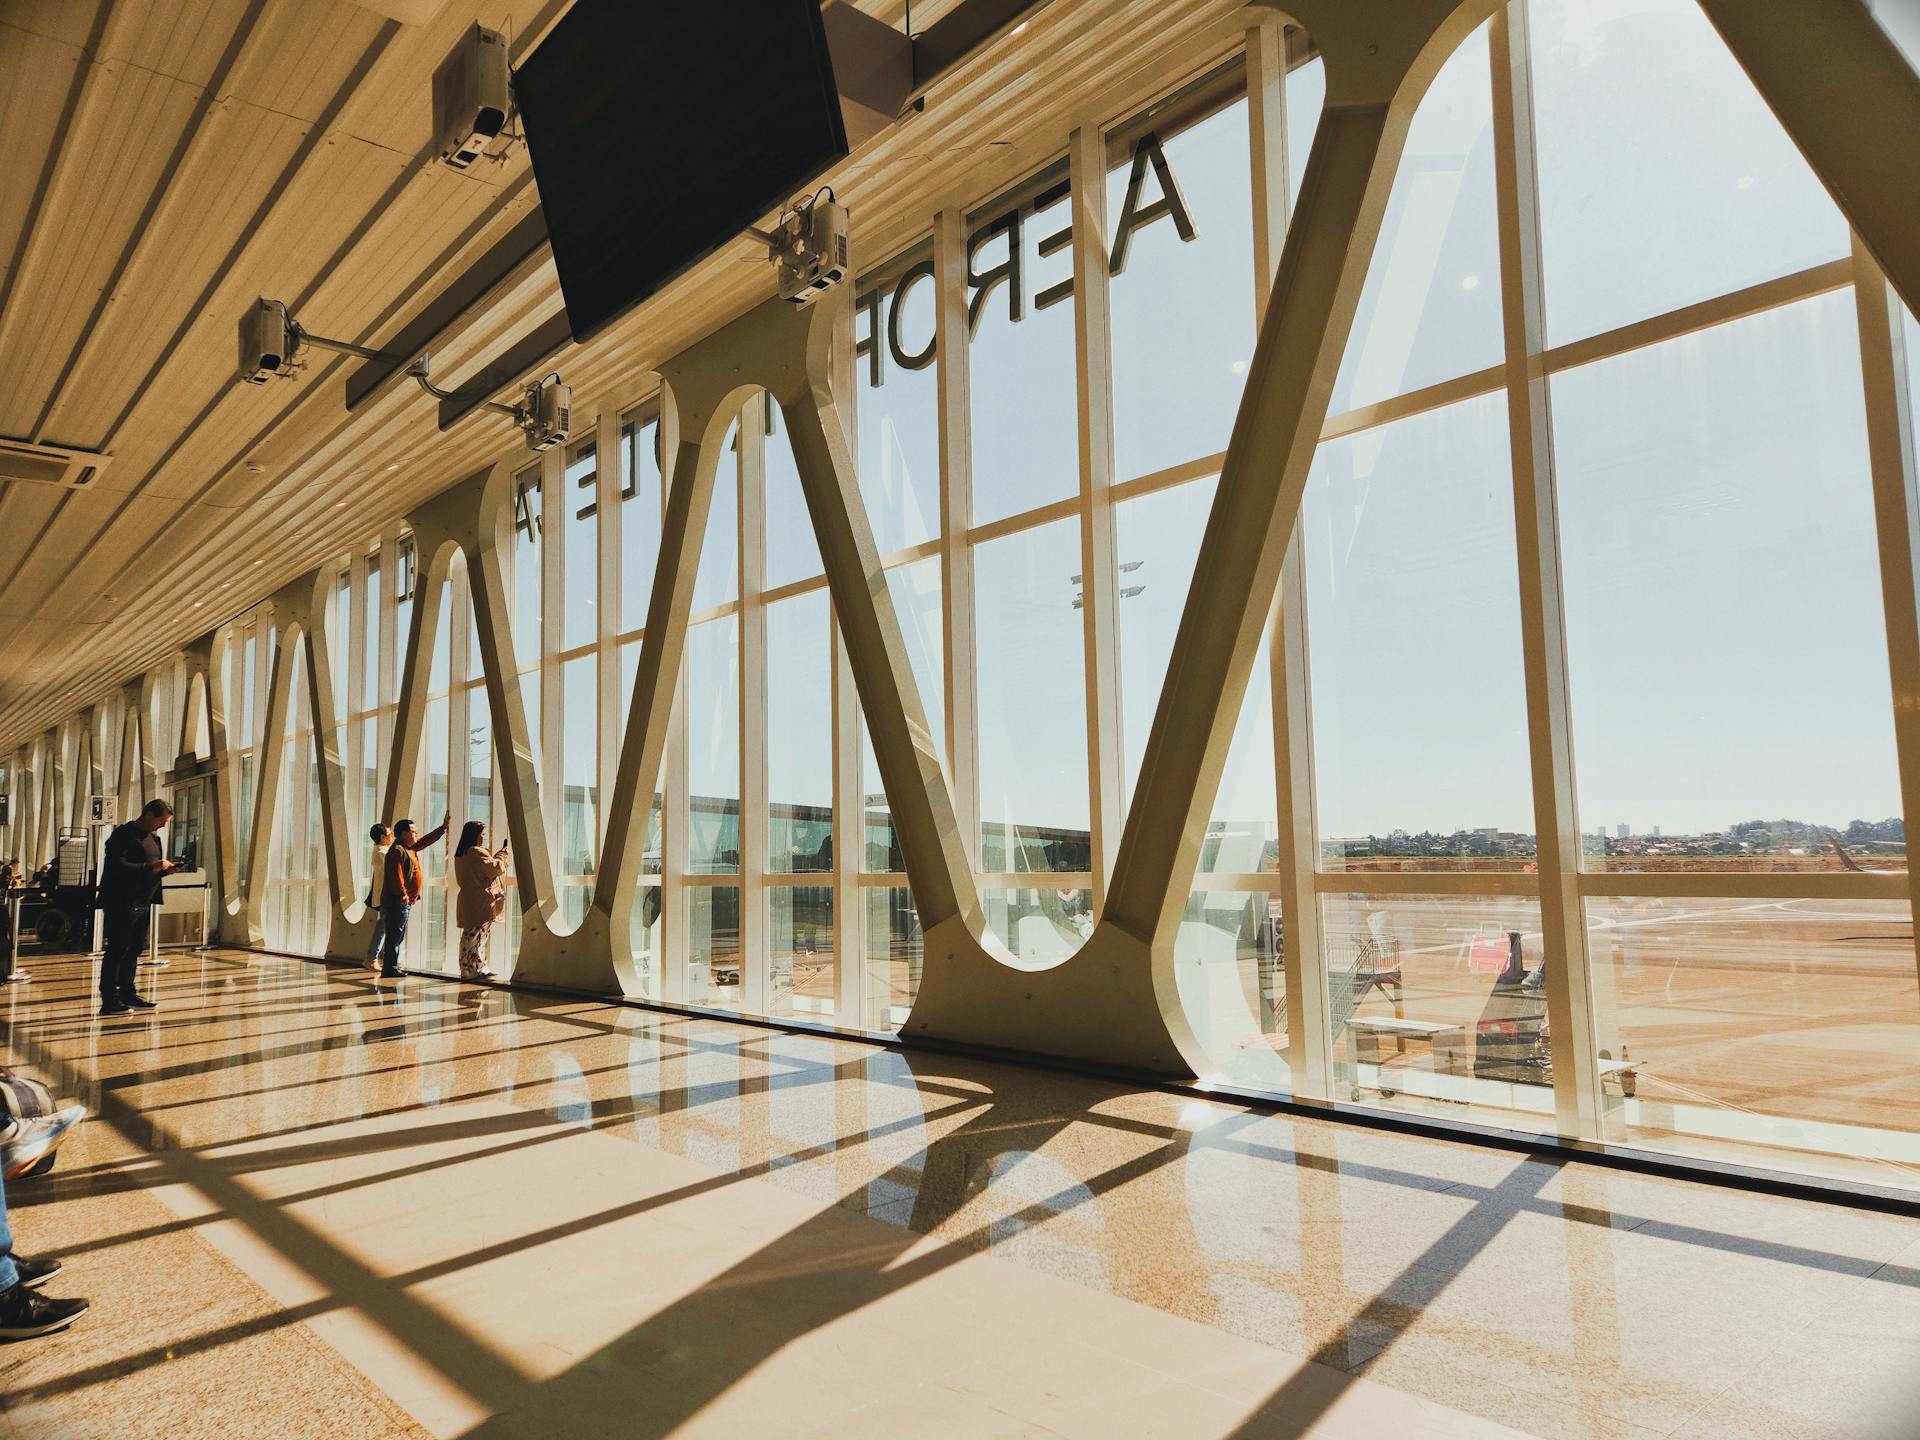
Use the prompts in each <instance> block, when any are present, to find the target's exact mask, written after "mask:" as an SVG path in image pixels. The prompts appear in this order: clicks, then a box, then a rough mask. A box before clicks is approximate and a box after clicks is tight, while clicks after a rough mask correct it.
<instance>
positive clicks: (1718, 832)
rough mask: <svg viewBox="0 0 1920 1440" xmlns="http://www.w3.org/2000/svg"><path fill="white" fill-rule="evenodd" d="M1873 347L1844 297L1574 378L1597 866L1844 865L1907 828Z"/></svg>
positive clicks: (1571, 553) (1580, 720)
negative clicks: (1879, 524) (1872, 456)
mask: <svg viewBox="0 0 1920 1440" xmlns="http://www.w3.org/2000/svg"><path fill="white" fill-rule="evenodd" d="M1857 343H1858V336H1857V333H1856V327H1855V323H1854V302H1853V295H1852V293H1851V292H1850V291H1841V292H1836V293H1834V294H1831V295H1826V296H1821V297H1819V298H1817V299H1813V300H1807V301H1803V302H1802V303H1800V304H1798V305H1790V306H1786V307H1783V308H1780V309H1777V310H1770V311H1767V312H1765V313H1763V314H1760V315H1755V316H1753V317H1751V318H1749V319H1746V320H1741V321H1738V322H1735V323H1733V324H1730V325H1726V326H1722V327H1719V328H1717V329H1713V330H1707V331H1703V332H1700V333H1698V334H1695V335H1689V336H1685V337H1683V338H1681V339H1678V340H1673V341H1669V342H1667V343H1666V344H1664V345H1655V346H1651V347H1648V348H1646V349H1642V350H1635V351H1633V352H1631V353H1629V354H1626V355H1621V356H1619V357H1617V358H1615V359H1611V360H1603V361H1599V362H1596V363H1595V364H1592V365H1585V366H1582V367H1580V368H1579V369H1576V370H1568V371H1564V372H1562V373H1561V374H1558V375H1556V376H1554V378H1553V414H1554V425H1553V437H1554V464H1555V471H1556V474H1557V478H1558V486H1559V495H1560V512H1561V527H1560V529H1561V546H1562V551H1563V556H1564V562H1563V563H1564V566H1565V572H1566V591H1567V600H1566V631H1567V649H1568V658H1569V665H1570V669H1571V672H1572V690H1573V705H1574V713H1573V722H1574V729H1575V731H1576V733H1577V734H1578V736H1579V750H1578V752H1577V753H1578V758H1579V767H1580V771H1579V773H1580V814H1581V817H1582V823H1583V828H1584V829H1586V830H1587V831H1588V832H1590V834H1592V835H1593V836H1594V838H1593V839H1591V840H1590V841H1589V842H1588V848H1589V850H1591V851H1593V852H1595V853H1594V854H1593V855H1592V856H1591V858H1590V860H1589V863H1591V864H1597V865H1603V866H1606V867H1609V868H1615V869H1647V868H1654V867H1672V866H1676V865H1677V866H1680V867H1682V868H1689V869H1691V868H1696V867H1697V865H1698V864H1699V861H1698V859H1696V858H1693V857H1707V856H1711V857H1714V868H1719V869H1747V868H1753V867H1754V866H1755V865H1756V864H1760V865H1761V866H1762V868H1767V869H1778V868H1808V867H1811V868H1816V869H1824V868H1827V866H1828V865H1829V864H1830V863H1831V861H1832V856H1831V853H1830V852H1829V851H1828V849H1827V846H1826V843H1825V838H1824V837H1825V832H1826V831H1828V830H1838V831H1840V832H1842V833H1845V831H1846V828H1847V826H1848V824H1849V822H1855V821H1867V822H1878V821H1881V820H1884V819H1886V817H1888V816H1894V817H1897V816H1898V815H1899V812H1900V802H1899V793H1900V792H1899V784H1898V767H1897V764H1896V762H1895V758H1894V750H1893V706H1892V701H1891V696H1890V692H1889V689H1888V683H1887V652H1886V640H1885V634H1884V623H1883V621H1882V618H1881V617H1882V611H1881V604H1882V602H1881V596H1880V578H1879V564H1878V549H1877V546H1876V543H1875V540H1874V528H1873V527H1874V521H1873V494H1872V487H1871V483H1870V479H1869V471H1868V458H1867V444H1866V431H1865V420H1864V415H1863V410H1862V401H1861V392H1860V366H1859V360H1858V350H1857ZM1626 417H1631V423H1623V419H1625V418H1626ZM1840 636H1845V637H1846V639H1845V643H1837V640H1838V637H1840ZM1789 676H1790V677H1791V680H1790V681H1788V680H1787V679H1786V677H1789ZM1621 830H1624V831H1625V832H1626V833H1625V834H1624V835H1621V834H1620V833H1619V832H1620V831H1621ZM1601 831H1604V832H1605V839H1604V840H1602V839H1601V838H1600V835H1599V832H1601Z"/></svg>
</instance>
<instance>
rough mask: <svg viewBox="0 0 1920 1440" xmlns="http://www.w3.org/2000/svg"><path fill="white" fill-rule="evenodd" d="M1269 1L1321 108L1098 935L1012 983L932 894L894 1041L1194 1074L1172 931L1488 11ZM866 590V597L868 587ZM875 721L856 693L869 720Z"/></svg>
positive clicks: (1016, 975) (826, 491) (838, 563)
mask: <svg viewBox="0 0 1920 1440" xmlns="http://www.w3.org/2000/svg"><path fill="white" fill-rule="evenodd" d="M1286 8H1287V12H1288V14H1289V15H1290V16H1291V18H1293V19H1295V20H1297V21H1298V22H1299V23H1301V24H1302V25H1303V26H1305V27H1306V29H1307V30H1308V32H1309V33H1310V34H1311V35H1312V36H1313V38H1314V41H1315V43H1316V45H1317V47H1318V48H1319V50H1320V53H1321V55H1322V56H1323V58H1324V61H1325V64H1326V67H1327V99H1326V106H1325V109H1324V110H1323V112H1322V115H1321V119H1320V123H1319V127H1318V129H1317V131H1316V132H1315V135H1314V143H1313V150H1312V154H1311V156H1310V158H1309V160H1308V163H1307V170H1306V175H1305V179H1304V181H1303V183H1302V186H1301V193H1300V199H1299V202H1298V205H1297V207H1296V209H1295V213H1294V220H1293V223H1292V226H1291V229H1290V230H1289V232H1288V235H1287V238H1286V243H1285V246H1284V247H1283V249H1282V252H1281V258H1280V267H1279V273H1278V275H1277V277H1276V279H1275V281H1274V286H1273V292H1272V298H1271V300H1270V301H1269V303H1268V305H1267V308H1266V313H1265V314H1264V316H1263V317H1262V320H1261V325H1260V334H1259V342H1258V345H1257V347H1256V349H1255V353H1254V359H1253V363H1252V365H1251V367H1250V369H1249V373H1248V378H1247V384H1246V390H1245V392H1244V394H1243V396H1242V399H1241V404H1240V410H1239V414H1238V416H1237V418H1236V420H1235V423H1234V428H1233V434H1232V438H1231V440H1230V442H1229V445H1228V448H1227V454H1226V460H1225V463H1224V465H1223V467H1222V470H1221V476H1220V481H1219V484H1218V486H1217V488H1216V490H1215V499H1214V504H1213V510H1212V513H1211V515H1210V516H1209V519H1208V523H1207V528H1206V532H1205V535H1204V537H1203V539H1202V541H1201V546H1200V552H1199V557H1198V560H1197V563H1196V564H1195V567H1194V580H1193V585H1192V588H1191V590H1190V591H1189V593H1188V597H1187V603H1186V609H1185V611H1184V612H1183V614H1182V616H1181V622H1180V627H1179V630H1178V632H1177V635H1176V638H1175V640H1174V645H1173V650H1172V654H1171V657H1170V660H1169V664H1168V669H1167V677H1166V681H1165V684H1164V686H1163V688H1162V691H1161V695H1160V702H1159V706H1158V708H1157V709H1156V711H1155V714H1154V722H1153V728H1152V731H1151V733H1150V736H1149V739H1148V742H1147V747H1146V753H1145V756H1144V758H1143V760H1142V763H1141V768H1140V777H1139V782H1138V784H1137V785H1136V787H1135V791H1134V799H1133V805H1132V808H1131V810H1130V811H1129V813H1128V816H1127V821H1126V826H1125V829H1124V830H1123V832H1122V835H1121V840H1120V846H1119V850H1118V853H1117V855H1116V857H1115V862H1114V869H1113V877H1112V881H1111V884H1110V885H1109V888H1108V891H1107V897H1106V905H1105V908H1104V910H1103V911H1102V914H1101V918H1100V922H1099V923H1098V925H1096V927H1095V929H1094V931H1093V933H1092V935H1091V936H1090V937H1089V938H1088V940H1087V943H1086V945H1085V946H1083V947H1082V948H1081V950H1080V951H1079V952H1078V953H1076V954H1075V955H1073V956H1071V957H1070V958H1068V959H1067V960H1065V961H1063V962H1061V963H1060V964H1058V965H1056V966H1053V967H1051V968H1049V969H1045V970H1037V971H1036V970H1022V969H1019V968H1016V967H1015V966H1013V965H1012V964H1010V963H1009V961H1008V959H1007V958H1006V956H1005V954H1004V952H1003V951H1001V950H1000V949H999V947H998V946H997V945H996V944H994V943H993V942H992V941H991V939H990V938H989V937H987V936H986V935H985V932H984V928H983V927H982V926H981V925H980V923H979V921H978V919H977V917H976V916H975V915H970V914H967V913H965V912H964V910H963V909H962V908H961V907H959V906H953V907H951V909H950V910H949V912H948V913H940V907H941V902H942V901H943V899H944V895H943V893H942V892H943V891H944V890H947V889H950V888H951V882H948V884H947V885H943V886H941V887H940V888H937V889H936V890H935V891H934V892H933V894H932V897H931V898H932V899H933V900H934V902H935V907H936V908H935V912H934V914H933V915H932V917H931V923H929V924H927V925H926V934H925V948H926V965H925V969H924V971H923V973H922V980H921V988H920V993H919V997H918V999H917V1000H916V1002H915V1004H914V1007H913V1011H912V1013H911V1014H910V1015H909V1016H908V1019H907V1022H906V1024H905V1025H904V1026H903V1027H902V1033H903V1034H905V1035H908V1036H921V1037H926V1038H937V1039H944V1040H950V1041H961V1042H967V1043H971V1044H984V1045H989V1046H994V1047H998V1048H1005V1049H1009V1050H1021V1051H1033V1052H1039V1053H1047V1054H1055V1055H1061V1056H1067V1057H1071V1058H1075V1059H1080V1060H1092V1061H1096V1062H1101V1063H1106V1064H1114V1065H1120V1066H1125V1067H1127V1068H1130V1069H1141V1070H1149V1071H1157V1072H1161V1073H1167V1074H1201V1073H1205V1072H1206V1071H1207V1069H1208V1068H1209V1067H1210V1061H1209V1057H1208V1055H1207V1053H1206V1051H1205V1049H1204V1048H1203V1047H1202V1045H1201V1044H1200V1042H1199V1040H1198V1038H1197V1037H1196V1035H1195V1034H1194V1031H1193V1029H1192V1027H1191V1026H1190V1025H1189V1023H1188V1021H1187V1017H1186V1014H1185V1012H1184V1009H1183V1007H1182V1005H1181V1002H1180V998H1179V994H1178V988H1177V985H1176V981H1175V972H1174V954H1173V948H1174V941H1175V938H1176V936H1177V934H1178V930H1179V923H1180V917H1181V915H1182V913H1183V911H1184V909H1185V906H1186V902H1187V896H1188V892H1189V890H1190V888H1191V886H1192V882H1193V876H1194V872H1195V869H1196V866H1197V864H1198V861H1199V852H1200V845H1201V842H1202V840H1203V839H1204V838H1205V835H1206V827H1207V820H1208V817H1209V815H1210V813H1211V810H1212V806H1213V801H1214V797H1215V793H1216V791H1217V790H1218V788H1219V782H1220V774H1221V770H1222V768H1223V767H1224V765H1225V762H1226V756H1227V751H1228V748H1229V746H1230V744H1231V743H1232V738H1233V728H1234V724H1235V722H1236V720H1237V719H1238V716H1239V713H1240V705H1241V700H1242V698H1243V696H1244V695H1245V692H1246V687H1247V683H1248V679H1249V676H1250V673H1251V670H1252V666H1253V661H1254V657H1255V655H1256V653H1257V651H1258V649H1259V643H1260V633H1261V629H1262V627H1263V626H1264V624H1265V621H1266V618H1267V615H1268V613H1269V611H1270V608H1271V606H1272V603H1273V598H1274V594H1275V591H1276V587H1277V585H1278V581H1279V576H1280V567H1281V562H1282V559H1283V557H1284V555H1285V551H1286V546H1287V541H1288V538H1289V536H1290V535H1291V534H1292V532H1293V529H1294V526H1295V524H1296V522H1297V519H1298V514H1299V508H1300V500H1301V496H1302V494H1303V493H1304V490H1305V486H1306V479H1307V472H1308V469H1309V467H1310V465H1311V463H1312V459H1313V453H1314V448H1315V445H1316V443H1317V441H1318V438H1319V433H1320V429H1321V426H1322V424H1323V423H1324V421H1325V418H1326V408H1327V398H1328V395H1329V393H1330V392H1331V389H1332V386H1333V381H1334V378H1335V373H1336V371H1337V369H1338V366H1339V363H1340V358H1341V356H1342V354H1343V352H1344V351H1345V348H1346V343H1347V337H1348V334H1349V332H1350V330H1351V328H1352V324H1353V315H1354V311H1355V309H1356V308H1357V306H1358V304H1359V298H1360V291H1361V287H1362V285H1363V283H1364V281H1365V279H1366V273H1367V267H1368V264H1369V262H1370V261H1371V259H1372V256H1373V250H1374V245H1375V242H1376V240H1377V238H1378V235H1379V230H1380V223H1381V218H1382V216H1383V214H1384V212H1385V209H1386V202H1387V197H1388V194H1389V192H1390V190H1391V188H1392V184H1393V178H1394V173H1395V171H1396V169H1397V168H1398V165H1399V161H1400V156H1401V152H1402V150H1403V148H1404V146H1405V141H1406V134H1407V129H1408V126H1409V125H1410V124H1411V121H1412V118H1413V112H1414V110H1415V108H1416V107H1417V106H1418V104H1419V102H1420V98H1421V96H1422V95H1424V94H1425V92H1426V89H1427V86H1428V85H1429V84H1430V83H1431V81H1432V79H1433V76H1434V75H1435V74H1436V73H1437V72H1438V70H1439V68H1440V66H1441V64H1442V63H1444V61H1445V60H1446V58H1447V56H1448V55H1450V54H1451V53H1452V52H1453V50H1454V49H1456V48H1457V47H1458V45H1459V44H1460V43H1461V41H1462V40H1464V39H1465V38H1466V37H1467V35H1468V34H1470V33H1471V31H1472V30H1473V28H1474V27H1475V26H1476V25H1478V24H1479V23H1480V22H1481V21H1482V20H1484V19H1485V18H1486V17H1487V15H1489V14H1490V13H1491V12H1492V11H1493V9H1494V8H1495V5H1494V3H1492V0H1458V3H1457V0H1296V3H1294V4H1291V5H1289V6H1288V7H1286ZM815 369H816V373H818V374H819V375H820V376H821V377H822V383H821V384H818V385H816V390H817V391H818V392H819V398H820V399H824V398H825V391H824V374H825V367H824V364H823V362H822V361H821V359H819V358H818V357H817V358H816V362H815ZM818 408H824V406H821V407H818ZM789 419H790V425H791V427H792V431H793V434H794V440H795V451H796V454H797V455H800V456H801V466H800V469H801V475H802V478H803V481H806V482H807V483H808V487H809V488H808V499H809V502H810V503H811V504H812V505H813V507H814V514H815V521H816V524H817V525H821V526H822V533H821V550H822V553H823V554H827V555H829V560H828V573H829V576H830V577H834V580H835V588H834V601H835V604H836V606H837V607H838V608H839V609H840V610H841V612H842V616H841V623H842V625H843V626H845V627H846V629H847V634H848V645H849V650H850V651H851V652H852V653H853V656H854V671H855V676H856V679H857V680H858V681H859V682H860V687H861V693H862V698H863V699H867V697H868V688H869V681H868V676H867V674H865V673H863V672H865V671H869V670H872V669H875V668H876V667H877V662H878V656H877V653H876V652H877V651H878V650H879V649H881V648H883V643H882V642H883V637H881V636H878V635H875V634H871V633H861V621H862V619H863V618H864V617H863V616H862V615H860V614H859V613H858V612H859V611H860V610H861V609H863V608H877V607H872V606H865V607H863V606H862V605H861V603H860V597H859V596H858V594H857V593H852V592H850V593H848V594H847V595H846V596H845V597H844V598H843V593H842V588H843V587H842V586H841V584H840V583H839V578H838V577H837V576H836V575H835V572H836V570H838V569H841V568H847V567H849V565H850V562H851V566H850V568H854V569H858V568H859V562H858V559H857V558H856V557H854V556H852V555H850V554H848V553H846V546H847V544H848V541H849V539H850V538H851V537H848V536H834V535H830V534H829V533H827V528H826V526H825V524H824V522H823V519H822V516H823V511H835V510H838V511H840V512H846V518H848V519H851V518H853V517H852V513H851V512H853V511H854V510H855V509H856V508H857V505H856V504H844V503H843V504H841V505H839V506H837V507H836V506H835V505H834V503H833V501H834V495H833V487H829V486H826V485H823V484H820V482H821V481H822V480H824V479H825V478H827V474H828V473H829V472H830V470H831V469H839V468H841V467H840V462H838V461H837V460H836V458H835V457H834V455H833V451H834V448H835V441H836V439H837V435H836V434H835V433H833V432H832V427H828V426H825V425H822V424H821V423H820V422H819V420H818V419H817V418H815V419H812V420H809V419H808V418H807V417H806V416H804V415H802V414H798V413H794V414H790V417H789ZM803 451H804V452H805V453H803ZM810 471H811V472H812V474H811V476H810V473H809V472H810ZM837 488H838V489H839V490H840V491H841V492H842V493H843V494H845V495H846V496H847V497H848V498H849V499H856V500H857V497H853V496H852V492H851V477H850V475H846V474H844V472H843V474H842V479H841V483H840V485H839V486H838V487H837ZM831 518H832V519H834V520H835V521H839V520H841V519H842V515H841V514H839V513H835V514H833V515H832V517H831ZM830 547H831V548H830ZM869 548H870V547H869ZM875 576H876V578H877V571H876V572H875ZM880 591H881V594H882V595H884V584H882V585H881V587H880ZM889 658H892V657H889ZM876 678H878V677H876ZM874 710H875V707H874V702H873V700H868V714H869V717H870V718H872V717H873V716H874ZM886 739H887V742H888V748H889V749H890V750H896V751H897V750H898V749H899V745H898V740H897V737H894V736H891V735H889V736H887V737H886ZM882 740H883V737H882V734H881V733H880V727H879V726H877V725H876V727H875V735H874V749H875V754H876V756H877V758H879V760H880V765H881V771H882V774H883V776H884V778H885V780H886V783H887V790H888V798H889V801H890V803H891V804H892V805H893V808H894V816H895V818H894V823H895V826H896V828H897V829H898V830H899V831H900V833H901V848H902V851H903V854H904V855H905V858H906V862H907V868H908V872H909V876H910V878H911V880H912V883H913V886H914V891H915V895H916V898H917V899H918V900H919V902H920V904H921V906H922V915H923V919H925V918H927V915H928V899H929V897H928V896H927V895H923V894H922V880H921V875H920V873H918V872H919V869H922V868H926V862H925V861H921V862H919V864H918V865H917V863H916V856H915V851H916V850H919V851H922V852H924V851H925V850H927V849H928V848H929V846H930V845H931V844H932V842H933V841H934V840H935V839H936V837H934V836H932V835H928V834H922V833H912V832H913V831H914V830H916V829H917V828H918V824H919V822H920V821H921V819H922V817H919V816H910V817H908V819H909V824H908V825H905V826H903V825H902V823H901V822H902V816H901V807H900V791H899V786H900V785H901V784H903V783H905V782H906V781H907V780H908V779H909V778H910V776H909V774H908V773H907V772H908V767H907V765H906V764H905V763H904V762H905V759H906V758H907V757H905V756H902V755H900V754H897V753H896V754H893V755H889V754H888V753H886V752H883V750H882ZM890 764H891V765H892V769H890V768H889V766H890ZM896 773H898V777H899V778H898V780H896ZM962 853H964V852H962ZM952 863H953V862H951V861H949V862H948V864H952ZM1249 1023H1251V1021H1250V1020H1249ZM1222 1038H1229V1039H1230V1038H1231V1037H1220V1036H1217V1035H1216V1036H1215V1037H1214V1039H1215V1041H1216V1043H1217V1042H1218V1041H1219V1040H1221V1039H1222ZM1246 1038H1252V1037H1251V1036H1250V1035H1249V1036H1248V1037H1246Z"/></svg>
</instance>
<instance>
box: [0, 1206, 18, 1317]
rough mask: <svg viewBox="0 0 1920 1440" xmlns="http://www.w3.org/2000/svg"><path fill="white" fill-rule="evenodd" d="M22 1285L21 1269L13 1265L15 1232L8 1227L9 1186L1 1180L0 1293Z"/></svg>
mask: <svg viewBox="0 0 1920 1440" xmlns="http://www.w3.org/2000/svg"><path fill="white" fill-rule="evenodd" d="M19 1283H20V1269H19V1267H18V1266H17V1265H15V1264H14V1263H13V1231H12V1230H11V1229H9V1228H8V1227H7V1185H6V1181H4V1180H0V1291H7V1290H11V1289H12V1288H13V1287H14V1286H16V1285H18V1284H19Z"/></svg>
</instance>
